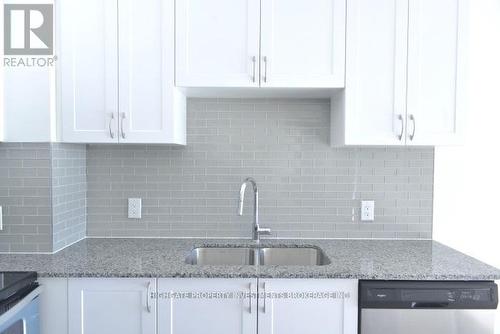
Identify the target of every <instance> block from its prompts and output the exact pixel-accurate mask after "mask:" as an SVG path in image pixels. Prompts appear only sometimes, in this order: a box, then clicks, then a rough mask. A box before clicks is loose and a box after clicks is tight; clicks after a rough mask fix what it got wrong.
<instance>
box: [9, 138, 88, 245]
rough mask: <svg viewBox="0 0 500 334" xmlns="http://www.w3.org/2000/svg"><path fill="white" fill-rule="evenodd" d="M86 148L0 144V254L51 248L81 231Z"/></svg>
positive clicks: (83, 229)
mask: <svg viewBox="0 0 500 334" xmlns="http://www.w3.org/2000/svg"><path fill="white" fill-rule="evenodd" d="M85 202H86V146H85V145H72V144H56V143H53V144H51V143H36V144H35V143H2V144H0V205H1V206H2V207H3V223H4V229H3V230H2V231H0V252H13V253H16V252H22V253H24V252H53V251H57V250H59V249H61V248H63V247H64V246H66V245H68V244H70V243H72V242H74V241H76V240H79V239H81V238H83V237H85V234H86V203H85Z"/></svg>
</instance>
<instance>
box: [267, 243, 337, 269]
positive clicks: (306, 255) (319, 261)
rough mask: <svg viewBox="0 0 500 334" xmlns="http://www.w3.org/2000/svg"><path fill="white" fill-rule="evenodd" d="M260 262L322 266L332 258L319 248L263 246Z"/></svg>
mask: <svg viewBox="0 0 500 334" xmlns="http://www.w3.org/2000/svg"><path fill="white" fill-rule="evenodd" d="M259 262H260V263H261V264H262V265H283V266H322V265H325V264H329V263H330V260H329V259H328V258H327V257H326V256H325V254H323V251H322V250H321V249H319V248H314V247H304V248H292V247H290V248H285V247H279V248H278V247H276V248H261V249H260V250H259Z"/></svg>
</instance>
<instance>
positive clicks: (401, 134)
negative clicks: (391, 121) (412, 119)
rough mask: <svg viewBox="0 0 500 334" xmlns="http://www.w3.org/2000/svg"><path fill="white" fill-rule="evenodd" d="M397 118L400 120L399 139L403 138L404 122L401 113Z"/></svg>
mask: <svg viewBox="0 0 500 334" xmlns="http://www.w3.org/2000/svg"><path fill="white" fill-rule="evenodd" d="M398 120H399V121H401V131H400V132H399V135H398V139H399V141H401V140H403V133H404V131H405V123H404V120H403V115H398Z"/></svg>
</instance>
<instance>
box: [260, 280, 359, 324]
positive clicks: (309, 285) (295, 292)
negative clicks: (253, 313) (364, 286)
mask: <svg viewBox="0 0 500 334" xmlns="http://www.w3.org/2000/svg"><path fill="white" fill-rule="evenodd" d="M357 291H358V281H357V280H337V279H335V280H329V279H292V280H291V279H264V280H259V321H258V323H259V329H258V333H259V334H303V333H315V334H357V332H358V327H357V317H358V309H357V305H358V300H357ZM313 294H316V296H319V297H314V296H313ZM308 295H310V297H308ZM287 296H288V297H287ZM294 296H295V297H294Z"/></svg>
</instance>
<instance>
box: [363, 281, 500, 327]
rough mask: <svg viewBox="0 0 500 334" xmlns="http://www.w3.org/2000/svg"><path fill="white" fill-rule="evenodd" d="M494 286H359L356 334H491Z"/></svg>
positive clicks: (415, 283)
mask: <svg viewBox="0 0 500 334" xmlns="http://www.w3.org/2000/svg"><path fill="white" fill-rule="evenodd" d="M497 305H498V288H497V285H496V284H495V283H494V282H443V281H440V282H432V281H360V284H359V311H360V312H359V331H360V334H403V333H404V334H417V333H418V334H493V333H494V327H495V314H496V308H497Z"/></svg>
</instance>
